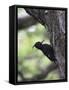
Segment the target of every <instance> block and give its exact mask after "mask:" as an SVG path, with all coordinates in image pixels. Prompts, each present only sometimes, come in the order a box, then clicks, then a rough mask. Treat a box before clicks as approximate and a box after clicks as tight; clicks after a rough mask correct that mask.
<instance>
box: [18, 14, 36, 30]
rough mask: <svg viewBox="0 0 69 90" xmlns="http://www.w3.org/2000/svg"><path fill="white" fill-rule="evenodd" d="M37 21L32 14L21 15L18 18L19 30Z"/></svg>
mask: <svg viewBox="0 0 69 90" xmlns="http://www.w3.org/2000/svg"><path fill="white" fill-rule="evenodd" d="M36 23H37V20H35V19H34V18H33V17H31V16H26V17H19V18H18V30H21V29H24V28H28V27H30V26H31V25H34V24H36Z"/></svg>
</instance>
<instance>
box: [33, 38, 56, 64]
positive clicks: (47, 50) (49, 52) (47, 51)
mask: <svg viewBox="0 0 69 90" xmlns="http://www.w3.org/2000/svg"><path fill="white" fill-rule="evenodd" d="M43 42H44V40H43V41H42V42H36V43H35V44H34V46H33V47H36V48H37V49H39V50H41V51H42V52H43V54H44V55H45V56H47V57H48V58H49V59H50V60H51V61H53V62H54V63H55V62H56V58H55V55H54V50H53V47H52V46H51V45H49V44H43Z"/></svg>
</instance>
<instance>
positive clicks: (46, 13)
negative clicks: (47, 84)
mask: <svg viewBox="0 0 69 90" xmlns="http://www.w3.org/2000/svg"><path fill="white" fill-rule="evenodd" d="M25 10H26V12H27V13H28V14H30V15H31V16H33V17H34V18H35V19H36V20H37V21H38V22H40V23H41V24H42V25H44V26H45V27H46V26H47V27H48V34H49V37H50V43H51V45H52V47H53V49H54V52H55V57H56V59H57V62H56V63H57V64H58V69H59V71H60V77H61V79H65V10H45V9H30V8H25Z"/></svg>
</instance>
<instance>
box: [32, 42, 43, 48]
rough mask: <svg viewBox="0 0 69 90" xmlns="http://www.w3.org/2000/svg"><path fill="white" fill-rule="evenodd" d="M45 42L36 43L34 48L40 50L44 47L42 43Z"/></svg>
mask: <svg viewBox="0 0 69 90" xmlns="http://www.w3.org/2000/svg"><path fill="white" fill-rule="evenodd" d="M43 42H44V40H43V41H42V42H36V43H35V44H34V45H33V47H36V48H38V49H40V48H41V47H42V43H43Z"/></svg>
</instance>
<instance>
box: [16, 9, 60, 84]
mask: <svg viewBox="0 0 69 90" xmlns="http://www.w3.org/2000/svg"><path fill="white" fill-rule="evenodd" d="M47 31H48V28H47V27H46V28H45V27H44V26H43V25H41V24H40V23H38V22H37V21H36V20H35V19H34V18H33V17H32V16H30V15H29V14H27V13H26V11H25V10H24V9H23V8H18V81H20V82H21V81H31V80H58V79H59V78H60V77H59V71H58V70H57V68H56V67H53V65H54V64H53V63H52V62H51V61H50V60H49V59H48V58H47V57H46V56H44V55H43V53H42V52H41V51H40V50H38V49H36V48H35V47H34V48H32V47H33V45H34V44H35V43H36V42H38V41H40V42H41V41H42V40H45V41H44V43H48V44H50V41H49V36H48V32H47ZM52 67H53V68H52Z"/></svg>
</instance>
